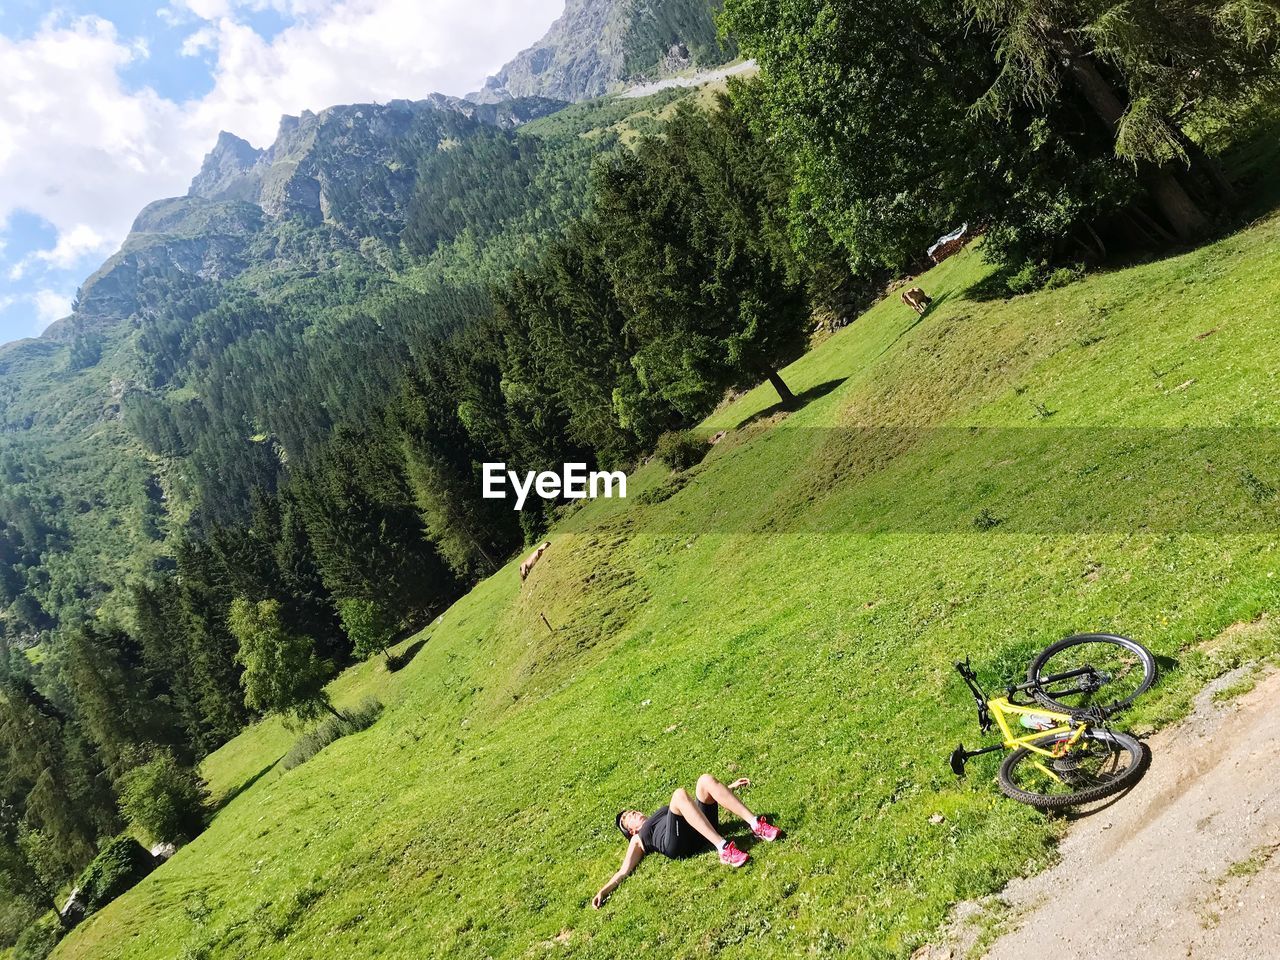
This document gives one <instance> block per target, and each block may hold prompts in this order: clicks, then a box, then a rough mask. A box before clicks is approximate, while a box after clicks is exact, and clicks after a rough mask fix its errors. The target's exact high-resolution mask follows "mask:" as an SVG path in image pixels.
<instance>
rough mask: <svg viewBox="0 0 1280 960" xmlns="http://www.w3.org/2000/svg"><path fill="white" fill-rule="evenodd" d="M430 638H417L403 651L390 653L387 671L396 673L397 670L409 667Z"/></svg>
mask: <svg viewBox="0 0 1280 960" xmlns="http://www.w3.org/2000/svg"><path fill="white" fill-rule="evenodd" d="M428 639H429V638H428V637H422V638H421V639H420V640H415V641H414V642H413V643H411V644H409V646H407V647H405V648H404V651H403V652H401V653H388V654H387V672H388V673H395V672H396V671H397V670H403V669H404V668H405V667H407V666H408V665H409V664H410V662H412V660H413V658H414V657H416V656H417V655H418V652H419V651H420V650H421V649H422V648H423V647H425V646H426V645H427V640H428Z"/></svg>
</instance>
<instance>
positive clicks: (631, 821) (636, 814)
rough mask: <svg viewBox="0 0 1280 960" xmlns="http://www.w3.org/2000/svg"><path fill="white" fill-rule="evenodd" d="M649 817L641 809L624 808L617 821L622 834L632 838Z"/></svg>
mask: <svg viewBox="0 0 1280 960" xmlns="http://www.w3.org/2000/svg"><path fill="white" fill-rule="evenodd" d="M647 819H649V818H648V817H646V816H645V815H644V814H643V813H641V812H640V811H639V810H623V811H621V812H620V813H619V814H618V818H617V820H616V821H614V822H615V823H617V825H618V830H619V831H621V833H622V835H623V836H624V837H626V838H627V839H628V840H630V839H631V838H632V837H634V836H635V835H636V834H637V833H638V832H639V830H640V828H641V827H643V826H644V822H645V820H647Z"/></svg>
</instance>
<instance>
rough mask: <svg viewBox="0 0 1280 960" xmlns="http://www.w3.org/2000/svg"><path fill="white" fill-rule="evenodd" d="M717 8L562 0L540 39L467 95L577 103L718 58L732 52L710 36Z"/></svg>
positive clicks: (666, 0) (703, 0)
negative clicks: (538, 97)
mask: <svg viewBox="0 0 1280 960" xmlns="http://www.w3.org/2000/svg"><path fill="white" fill-rule="evenodd" d="M721 5H722V0H567V2H566V4H565V11H564V13H563V14H562V15H561V16H560V19H558V20H557V21H556V22H555V23H554V24H552V25H551V29H550V30H548V31H547V34H546V36H544V37H543V38H542V39H541V40H539V41H538V42H537V43H536V44H534V45H533V46H532V47H530V48H529V49H528V50H525V51H523V52H521V53H520V54H518V55H517V56H516V58H515V59H514V60H512V61H511V62H510V63H508V64H507V65H506V66H504V67H503V68H502V69H501V70H500V71H498V73H497V74H495V75H494V76H492V77H490V78H489V79H488V81H487V82H486V83H485V86H484V89H483V90H480V91H477V92H476V93H472V94H468V99H471V100H474V101H476V102H477V103H496V102H499V101H501V100H503V99H506V98H510V97H524V96H534V95H541V96H548V97H556V98H558V99H561V100H583V99H587V98H590V97H597V96H600V95H601V94H604V93H607V92H608V91H609V90H610V89H612V88H613V87H616V86H618V85H619V84H621V83H624V82H627V81H635V80H649V79H653V78H654V77H656V76H661V75H662V74H664V73H671V72H675V71H678V70H683V69H686V68H687V67H692V66H700V67H705V66H710V65H713V64H718V63H723V62H725V61H727V60H729V59H732V57H733V50H732V47H731V45H728V44H725V43H722V42H721V41H720V40H718V38H717V35H716V24H715V17H716V15H717V13H718V12H719V10H720V7H721Z"/></svg>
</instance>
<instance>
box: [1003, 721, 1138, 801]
mask: <svg viewBox="0 0 1280 960" xmlns="http://www.w3.org/2000/svg"><path fill="white" fill-rule="evenodd" d="M1072 736H1074V734H1073V733H1072V732H1071V731H1062V732H1061V733H1055V734H1050V735H1048V736H1045V737H1041V738H1040V739H1038V740H1036V741H1034V743H1035V745H1036V746H1037V747H1039V748H1041V749H1042V750H1049V751H1051V752H1054V753H1058V754H1060V755H1059V756H1056V757H1046V756H1045V755H1044V754H1042V753H1037V752H1036V751H1034V750H1029V749H1027V748H1026V747H1019V748H1018V749H1016V750H1014V751H1013V752H1012V753H1010V754H1009V755H1008V756H1007V757H1005V759H1004V763H1002V764H1000V789H1001V790H1003V791H1004V793H1005V795H1006V796H1008V797H1012V798H1013V799H1014V800H1018V801H1021V802H1022V803H1027V804H1030V805H1031V806H1033V807H1039V808H1040V809H1041V810H1058V809H1061V808H1063V807H1076V806H1079V805H1081V804H1084V803H1092V802H1093V801H1095V800H1101V799H1103V798H1104V797H1109V796H1111V795H1112V794H1116V793H1120V792H1121V791H1122V790H1126V789H1128V788H1129V787H1131V786H1133V784H1135V783H1137V782H1138V780H1139V778H1141V776H1142V774H1143V771H1144V770H1145V769H1146V761H1147V751H1146V748H1145V747H1144V746H1143V745H1142V744H1141V743H1139V742H1138V741H1137V740H1135V739H1134V738H1133V737H1131V736H1129V735H1128V734H1127V733H1116V732H1114V731H1111V730H1094V729H1089V730H1086V731H1084V733H1083V734H1081V736H1080V739H1078V740H1077V741H1076V742H1075V743H1070V741H1071V738H1072Z"/></svg>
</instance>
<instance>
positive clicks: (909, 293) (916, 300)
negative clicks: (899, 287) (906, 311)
mask: <svg viewBox="0 0 1280 960" xmlns="http://www.w3.org/2000/svg"><path fill="white" fill-rule="evenodd" d="M902 302H903V303H905V304H906V305H907V306H908V307H910V308H911V309H912V310H914V311H915V312H916V313H918V314H920V316H922V317H923V316H924V312H925V311H926V310H928V309H929V304H931V303H933V298H932V297H931V296H929V295H928V294H927V293H925V292H924V291H923V290H921V289H920V288H919V287H912V288H911V289H910V290H903V291H902Z"/></svg>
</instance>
